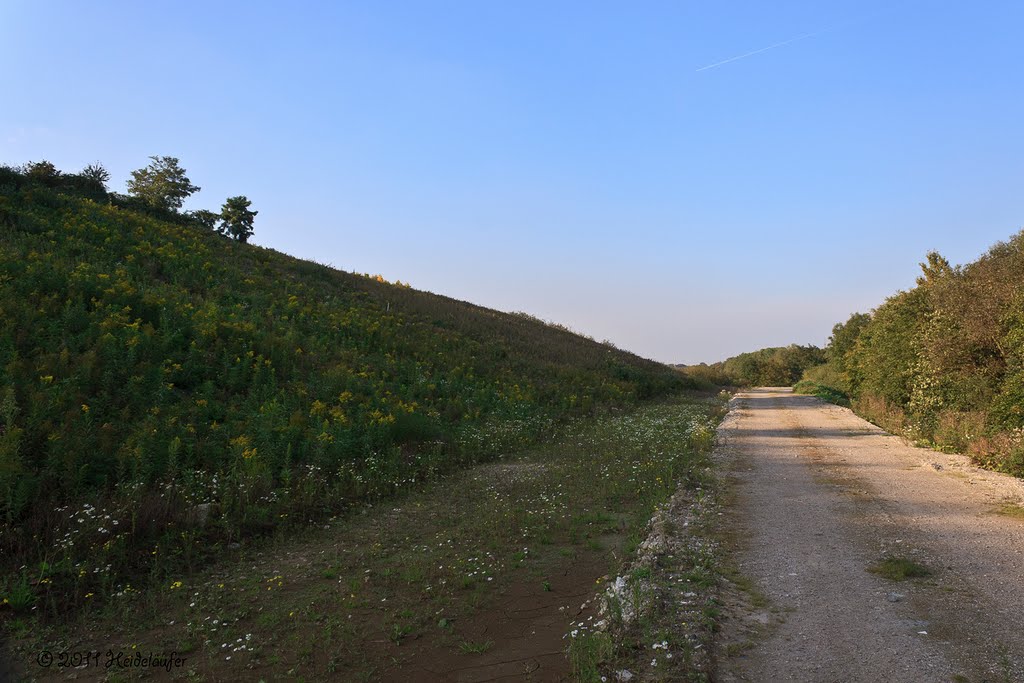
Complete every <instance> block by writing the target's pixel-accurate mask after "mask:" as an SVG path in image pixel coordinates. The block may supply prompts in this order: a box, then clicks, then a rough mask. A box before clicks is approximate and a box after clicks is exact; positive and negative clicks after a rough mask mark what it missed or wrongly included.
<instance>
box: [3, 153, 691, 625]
mask: <svg viewBox="0 0 1024 683" xmlns="http://www.w3.org/2000/svg"><path fill="white" fill-rule="evenodd" d="M64 177H65V176H63V175H62V176H60V178H61V180H60V181H59V182H58V183H57V185H56V189H55V188H50V187H46V186H43V185H40V184H39V183H37V182H34V181H32V180H30V179H28V178H27V177H26V176H25V175H24V174H21V173H20V172H18V171H17V170H11V169H7V170H6V171H5V170H4V169H0V315H2V316H3V319H4V321H5V325H4V326H3V328H2V329H0V427H2V433H0V558H2V559H0V564H2V566H3V569H4V570H7V569H10V568H11V567H17V566H21V565H23V564H25V565H31V564H32V563H33V562H37V561H46V562H48V563H49V564H50V565H51V566H53V567H58V568H59V570H55V571H54V572H53V575H52V576H51V577H50V581H51V583H47V584H45V586H46V588H45V591H42V589H41V593H40V595H43V593H45V595H48V596H51V597H50V598H48V603H47V604H49V605H52V609H53V610H59V609H63V608H64V606H67V605H72V604H74V602H75V601H76V600H79V601H81V600H83V599H84V595H85V594H86V593H89V592H93V591H94V592H96V593H97V595H99V594H101V591H104V590H108V589H110V587H112V586H114V585H116V584H117V582H119V581H121V580H122V579H123V578H124V577H126V576H137V575H140V574H149V575H152V576H154V577H163V576H165V575H167V573H169V572H171V571H174V570H180V569H181V568H182V567H186V568H187V567H189V566H193V565H195V564H197V563H199V562H201V561H202V560H203V557H204V554H210V553H216V552H217V550H218V548H219V547H222V546H223V545H224V544H227V543H231V542H234V541H236V540H237V539H239V538H241V537H243V536H246V535H251V534H261V533H267V532H270V531H272V530H274V529H275V528H278V527H280V526H281V525H287V524H291V523H296V524H298V523H305V522H306V521H308V520H310V519H314V518H317V517H320V516H323V515H325V514H330V513H333V512H336V511H339V510H343V509H346V508H348V507H350V506H352V505H356V504H360V503H362V502H365V501H368V500H373V499H377V498H380V497H382V496H389V495H393V494H394V493H395V492H396V491H399V490H401V489H403V488H406V487H409V486H412V485H413V484H415V483H416V482H419V481H422V480H424V479H429V478H432V477H437V476H440V475H442V474H444V473H446V472H449V471H451V470H453V469H455V468H458V467H463V466H466V465H469V464H473V463H476V462H479V461H481V460H484V459H487V458H492V457H495V456H497V455H501V454H502V453H505V452H508V451H509V450H512V449H515V448H519V447H522V446H524V445H527V444H530V443H532V442H535V441H536V440H537V439H539V438H541V437H544V436H545V435H547V434H549V433H550V432H551V430H552V428H553V426H554V425H555V424H556V423H557V422H559V421H562V420H567V419H569V418H572V417H577V416H586V415H592V414H597V413H601V412H604V411H607V410H609V409H611V408H614V407H625V406H629V405H633V404H636V403H637V402H639V401H641V400H642V399H645V398H653V397H658V396H664V395H667V394H671V393H673V392H678V391H680V390H682V389H686V388H691V387H693V386H695V383H694V382H693V381H692V380H690V379H688V378H686V377H685V376H683V375H681V374H680V373H678V372H677V371H675V370H673V369H671V368H668V367H666V366H663V365H661V364H658V363H654V362H652V361H647V360H644V359H641V358H638V357H637V356H634V355H632V354H629V353H626V352H623V351H619V350H616V349H613V348H610V347H608V346H606V345H602V344H599V343H597V342H594V341H592V340H587V339H584V338H581V337H579V336H578V335H575V334H573V333H571V332H569V331H566V330H564V329H558V328H556V327H553V326H550V325H546V324H544V323H542V322H538V321H536V320H531V319H528V318H524V317H522V316H513V315H506V314H502V313H498V312H495V311H491V310H488V309H484V308H481V307H478V306H474V305H472V304H468V303H465V302H461V301H455V300H452V299H449V298H446V297H441V296H435V295H432V294H428V293H425V292H419V291H416V290H413V289H411V288H410V287H408V286H396V285H393V284H390V283H387V282H384V281H383V279H382V278H381V279H372V278H368V277H364V276H360V275H354V274H350V273H345V272H341V271H337V270H333V269H331V268H327V267H324V266H320V265H318V264H315V263H310V262H306V261H300V260H297V259H293V258H291V257H288V256H286V255H283V254H280V253H277V252H274V251H272V250H268V249H261V248H257V247H252V246H249V245H245V244H240V243H238V242H235V241H229V240H225V239H223V238H222V237H220V236H219V235H217V234H213V233H211V232H210V231H208V230H198V229H196V221H195V220H193V219H192V218H189V217H186V216H181V215H178V214H175V213H174V212H173V211H164V209H161V208H159V207H157V208H154V207H152V206H150V205H149V204H148V203H146V202H143V201H142V200H141V199H139V198H120V197H116V196H115V197H112V198H111V202H110V203H106V202H103V203H100V202H95V201H88V200H85V199H83V198H82V197H81V195H80V194H78V193H77V192H76V191H74V188H73V187H72V188H71V190H69V191H68V192H67V193H65V192H63V191H62V190H60V188H62V187H65V186H64V185H62V183H63V182H64V181H63V178H64ZM161 212H163V213H161ZM159 216H163V217H164V218H166V220H165V219H164V218H160V217H159ZM292 520H294V522H293V521H292ZM86 567H87V568H88V570H87V571H86V572H85V573H80V572H81V569H82V568H86ZM94 569H96V571H95V572H94V571H93V570H94ZM118 577H120V578H118Z"/></svg>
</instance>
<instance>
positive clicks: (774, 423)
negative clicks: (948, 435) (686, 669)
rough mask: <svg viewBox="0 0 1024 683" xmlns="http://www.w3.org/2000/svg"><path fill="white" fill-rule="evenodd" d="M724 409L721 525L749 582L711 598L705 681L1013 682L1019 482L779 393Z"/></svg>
mask: <svg viewBox="0 0 1024 683" xmlns="http://www.w3.org/2000/svg"><path fill="white" fill-rule="evenodd" d="M736 403H737V408H736V409H735V410H734V411H733V413H732V414H731V415H730V417H729V418H727V421H726V422H725V423H723V427H722V429H721V432H720V433H721V434H722V435H723V437H724V440H725V444H726V446H725V448H724V449H723V456H722V457H723V459H724V462H723V464H724V465H725V466H726V467H728V468H729V469H730V470H731V472H732V477H733V481H734V485H733V486H732V488H731V491H732V496H733V499H732V502H731V504H730V505H729V506H728V508H727V512H726V515H727V516H726V518H725V519H726V524H725V525H724V526H725V528H727V529H731V530H733V531H734V532H735V533H734V534H732V543H733V544H734V545H735V548H734V551H735V557H736V559H737V564H738V567H737V569H738V571H739V573H740V575H741V576H743V577H745V578H746V579H749V580H750V581H752V582H753V584H754V585H755V586H756V588H754V589H748V590H747V591H746V592H745V593H744V592H742V591H740V590H738V588H736V587H734V588H733V589H732V590H731V591H726V595H727V596H728V595H730V594H731V595H732V596H733V598H736V597H737V596H738V597H739V598H740V599H733V600H730V601H729V602H732V603H734V604H732V606H731V607H730V608H728V609H727V610H726V619H725V623H724V627H723V634H722V646H721V648H720V656H719V662H718V676H717V680H720V681H740V680H744V681H745V680H749V681H786V680H798V681H915V682H916V681H975V682H980V681H993V682H994V681H1024V516H1022V515H1021V508H1020V507H1017V506H1019V504H1020V503H1022V502H1024V482H1021V481H1019V480H1016V479H1013V478H1011V477H1005V476H1002V475H998V474H994V473H991V472H984V471H982V470H978V469H976V468H974V467H972V466H970V465H969V463H968V462H967V460H966V458H964V457H962V456H953V455H944V454H941V453H936V452H934V451H930V450H926V449H920V448H914V447H912V446H909V445H907V444H906V442H905V441H904V440H903V439H900V438H898V437H894V436H891V435H889V434H887V433H885V432H883V431H882V430H881V429H879V428H877V427H875V426H874V425H871V424H870V423H868V422H865V421H864V420H861V419H860V418H858V417H857V416H856V415H854V414H853V413H852V412H851V411H849V410H847V409H845V408H840V407H838V406H833V405H829V404H826V403H823V402H822V401H820V400H819V399H817V398H814V397H810V396H799V395H794V394H792V393H790V391H789V390H788V389H757V390H753V391H750V392H747V393H744V394H740V395H739V396H738V397H737V400H736ZM883 557H900V558H906V559H909V560H913V561H915V562H917V563H919V564H921V565H923V566H925V567H926V568H928V569H929V570H931V572H932V573H931V575H930V576H927V577H924V578H918V579H911V580H906V581H901V582H895V581H892V580H890V579H887V578H883V577H882V576H879V575H877V574H874V573H870V572H869V571H868V568H869V567H871V566H872V565H874V564H875V563H877V562H878V561H879V560H881V559H882V558H883ZM737 583H738V585H742V580H738V581H737ZM751 596H753V597H751Z"/></svg>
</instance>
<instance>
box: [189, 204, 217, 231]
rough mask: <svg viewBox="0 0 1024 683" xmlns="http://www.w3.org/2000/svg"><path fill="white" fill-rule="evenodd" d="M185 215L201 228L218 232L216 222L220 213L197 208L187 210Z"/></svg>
mask: <svg viewBox="0 0 1024 683" xmlns="http://www.w3.org/2000/svg"><path fill="white" fill-rule="evenodd" d="M185 215H186V216H188V218H189V219H190V220H191V221H192V222H193V223H195V224H196V225H197V226H199V227H200V228H202V229H203V230H209V231H210V232H219V229H218V227H217V223H218V222H219V221H220V214H217V213H214V212H213V211H208V210H207V209H198V210H196V211H188V212H186V214H185Z"/></svg>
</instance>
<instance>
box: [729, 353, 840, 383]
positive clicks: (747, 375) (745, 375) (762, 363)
mask: <svg viewBox="0 0 1024 683" xmlns="http://www.w3.org/2000/svg"><path fill="white" fill-rule="evenodd" d="M824 362H825V355H824V353H823V352H822V350H821V349H819V348H818V347H817V346H798V345H797V344H790V345H789V346H783V347H776V348H768V349H761V350H759V351H753V352H750V353H741V354H740V355H738V356H733V357H732V358H729V359H727V360H726V361H725V362H723V363H721V369H722V371H723V372H724V373H725V375H726V376H727V377H729V378H730V379H731V384H734V385H745V386H776V387H778V386H787V387H788V386H792V385H793V384H795V383H796V382H798V381H799V380H800V378H801V376H803V373H804V370H806V369H807V368H810V367H814V366H815V365H820V364H821V363H824ZM716 365H718V364H716Z"/></svg>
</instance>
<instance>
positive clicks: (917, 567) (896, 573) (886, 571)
mask: <svg viewBox="0 0 1024 683" xmlns="http://www.w3.org/2000/svg"><path fill="white" fill-rule="evenodd" d="M868 571H870V572H871V573H873V574H878V575H879V576H881V577H883V578H886V579H889V580H891V581H904V580H906V579H916V578H921V577H924V576H930V575H931V571H930V570H929V569H928V568H927V567H925V566H924V565H921V564H918V563H917V562H914V561H913V560H910V559H907V558H905V557H886V558H884V559H882V560H881V561H880V562H877V563H875V564H873V565H872V566H871V567H869V568H868Z"/></svg>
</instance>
